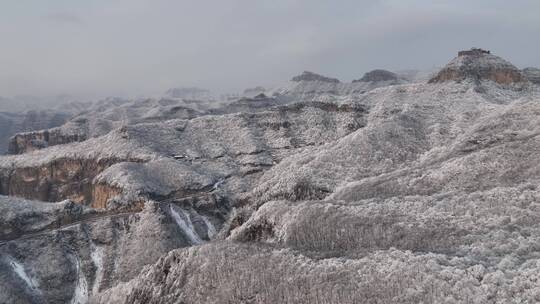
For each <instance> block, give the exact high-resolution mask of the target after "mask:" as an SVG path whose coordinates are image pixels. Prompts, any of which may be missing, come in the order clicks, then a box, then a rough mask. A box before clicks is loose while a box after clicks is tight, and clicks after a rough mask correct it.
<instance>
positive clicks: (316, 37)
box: [0, 0, 540, 96]
mask: <svg viewBox="0 0 540 304" xmlns="http://www.w3.org/2000/svg"><path fill="white" fill-rule="evenodd" d="M539 15H540V1H538V0H513V1H508V0H504V1H503V0H478V1H471V0H452V1H437V0H406V1H404V0H382V1H367V0H366V1H362V0H340V1H338V0H328V1H322V0H264V1H263V0H215V1H209V0H185V1H183V0H176V1H173V0H85V1H83V0H47V1H43V0H34V1H32V0H5V1H1V2H0V41H1V44H0V46H1V47H0V96H12V95H17V94H33V95H54V94H64V93H65V94H71V95H75V96H107V95H118V96H136V95H152V94H156V93H160V92H163V91H165V90H166V89H167V88H170V87H181V86H198V87H205V88H209V89H212V90H215V91H218V92H235V91H240V90H242V89H244V88H246V87H250V86H256V85H274V84H279V83H281V82H284V81H286V80H288V79H290V78H291V77H292V76H294V75H296V74H299V73H300V72H302V71H303V70H311V71H314V72H318V73H321V74H324V75H328V76H332V77H337V78H339V79H341V80H343V81H350V80H352V79H356V78H359V77H361V76H362V74H363V73H364V72H366V71H368V70H370V69H374V68H385V69H390V70H401V69H413V68H418V69H427V68H432V67H435V66H441V65H444V64H445V63H446V62H448V61H449V60H450V59H452V58H453V57H454V56H455V54H456V53H457V51H458V50H460V49H465V48H470V47H472V46H477V47H482V48H487V49H490V50H492V52H494V53H495V54H496V55H499V56H502V57H503V58H505V59H508V60H509V61H511V62H513V63H514V64H516V65H517V66H518V67H526V66H540V56H538V54H539V53H540V38H539V33H540V17H539Z"/></svg>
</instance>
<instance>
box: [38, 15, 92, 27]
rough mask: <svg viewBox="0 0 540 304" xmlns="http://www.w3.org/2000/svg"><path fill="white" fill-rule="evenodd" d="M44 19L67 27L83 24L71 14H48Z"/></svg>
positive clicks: (81, 20)
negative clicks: (67, 25)
mask: <svg viewBox="0 0 540 304" xmlns="http://www.w3.org/2000/svg"><path fill="white" fill-rule="evenodd" d="M44 17H45V18H46V19H48V20H50V21H53V22H57V23H61V24H69V25H81V24H83V19H82V18H81V17H80V16H78V15H76V14H73V13H68V12H53V13H50V14H47V15H45V16H44Z"/></svg>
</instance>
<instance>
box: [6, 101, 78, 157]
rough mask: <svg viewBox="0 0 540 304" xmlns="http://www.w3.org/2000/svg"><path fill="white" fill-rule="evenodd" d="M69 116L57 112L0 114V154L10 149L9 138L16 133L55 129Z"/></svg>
mask: <svg viewBox="0 0 540 304" xmlns="http://www.w3.org/2000/svg"><path fill="white" fill-rule="evenodd" d="M70 116H71V114H70V113H65V112H59V111H58V112H57V111H27V112H22V113H7V112H0V154H5V153H7V152H8V150H10V149H11V145H10V143H9V142H10V137H11V136H13V135H15V134H16V133H19V132H25V131H33V130H41V129H48V128H53V127H57V126H60V125H62V124H63V123H64V122H66V120H68V119H69V117H70ZM36 145H38V143H36Z"/></svg>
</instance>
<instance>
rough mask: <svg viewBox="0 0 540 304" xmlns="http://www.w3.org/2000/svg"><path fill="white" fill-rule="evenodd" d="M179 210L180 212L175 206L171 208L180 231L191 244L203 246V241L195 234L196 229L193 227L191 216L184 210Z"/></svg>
mask: <svg viewBox="0 0 540 304" xmlns="http://www.w3.org/2000/svg"><path fill="white" fill-rule="evenodd" d="M178 210H179V212H178V211H177V210H176V209H175V208H174V207H173V206H171V215H172V217H173V219H174V221H175V222H176V224H177V225H178V227H180V229H181V230H182V231H183V232H184V233H185V235H186V236H187V237H188V239H189V241H190V242H191V244H193V245H198V244H202V243H203V240H202V239H201V238H200V237H199V235H198V234H197V232H195V227H194V226H193V222H191V219H190V217H189V214H187V213H186V212H185V211H184V210H182V209H178Z"/></svg>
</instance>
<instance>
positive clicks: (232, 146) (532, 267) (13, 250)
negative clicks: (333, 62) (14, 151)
mask: <svg viewBox="0 0 540 304" xmlns="http://www.w3.org/2000/svg"><path fill="white" fill-rule="evenodd" d="M487 55H490V56H491V54H482V56H487ZM463 56H470V54H465V55H463ZM475 56H476V55H475ZM474 80H475V81H443V82H432V83H416V84H399V85H388V84H386V85H382V84H380V83H377V82H376V81H374V82H368V83H372V84H369V86H367V85H368V84H367V82H366V83H364V82H360V83H358V84H343V83H335V82H326V83H325V82H324V81H320V80H301V81H299V82H297V83H295V84H293V85H294V86H291V87H289V88H288V89H283V88H282V89H283V90H281V91H280V92H281V94H280V93H276V94H268V93H269V92H267V93H265V94H264V95H260V94H258V96H253V97H249V98H244V99H240V100H235V101H233V102H231V103H228V104H227V105H230V106H231V107H230V108H226V107H224V106H223V107H222V106H217V107H215V108H212V109H207V110H206V111H205V112H199V113H198V115H195V116H194V117H181V118H180V119H179V118H177V117H169V118H171V119H169V118H167V119H163V120H161V119H156V120H144V121H139V120H138V119H137V120H134V121H133V122H132V123H129V124H125V125H124V126H120V127H118V128H113V129H112V131H110V132H107V133H106V134H105V135H101V136H97V137H89V138H88V139H86V140H84V141H82V142H74V143H68V144H65V145H57V146H49V147H47V148H45V149H41V150H37V151H33V152H32V153H26V154H21V155H13V156H4V157H1V158H0V185H1V187H0V189H2V190H1V191H2V192H1V193H3V194H8V195H9V196H0V270H1V271H0V302H22V303H51V302H73V303H76V302H81V303H87V302H89V303H179V302H182V303H396V302H398V303H468V302H471V299H474V301H476V302H477V303H493V302H500V303H506V302H512V301H518V302H523V303H535V302H538V301H540V295H539V294H538V290H537V288H536V286H537V284H536V283H537V281H538V280H539V279H540V278H539V276H538V274H539V273H540V266H539V265H540V264H539V255H538V248H539V242H538V238H537V237H536V236H537V235H538V234H539V233H540V225H539V223H540V220H539V219H540V212H539V210H540V208H539V206H538V203H539V202H540V192H539V188H538V185H539V183H540V165H539V163H538V161H537V159H538V156H539V155H540V154H539V153H540V152H539V151H540V141H539V136H540V102H539V101H540V91H539V90H538V87H537V86H533V85H530V86H529V85H524V86H521V87H519V88H516V87H514V86H512V85H510V86H509V85H508V84H507V83H505V82H502V83H501V82H500V81H497V79H495V78H490V77H487V78H476V79H474ZM383 82H384V81H383ZM372 85H373V86H377V85H380V87H376V88H373V89H370V90H367V91H365V92H356V93H355V92H352V91H354V90H353V89H352V88H353V87H354V86H358V87H357V88H360V87H363V88H368V87H370V88H371V86H372ZM309 88H313V90H308V89H309ZM329 88H334V89H338V90H337V91H336V92H334V93H329V91H328V89H329ZM347 90H349V91H347ZM308 91H309V92H310V93H309V94H304V93H307V92H308ZM301 92H302V93H301ZM347 92H349V93H347ZM302 94H304V95H302ZM308 95H309V96H308ZM295 96H303V97H301V98H300V97H299V98H296V97H295ZM285 97H287V98H285ZM135 105H138V103H130V102H128V103H125V104H124V103H121V104H119V105H118V106H119V107H126V109H125V110H126V112H127V111H128V108H129V107H131V106H135ZM143 108H144V107H143ZM145 109H146V110H145V111H148V108H145ZM161 110H163V108H160V107H158V110H156V111H158V112H159V111H161ZM134 111H135V110H134ZM105 112H107V113H113V112H114V113H118V112H117V110H114V111H112V112H109V111H105ZM156 117H157V116H156ZM167 117H168V116H167ZM15 196H19V198H16V197H15ZM24 198H26V199H36V200H39V201H29V200H26V199H24ZM45 201H48V202H45ZM54 201H61V202H56V203H55V202H54Z"/></svg>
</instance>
